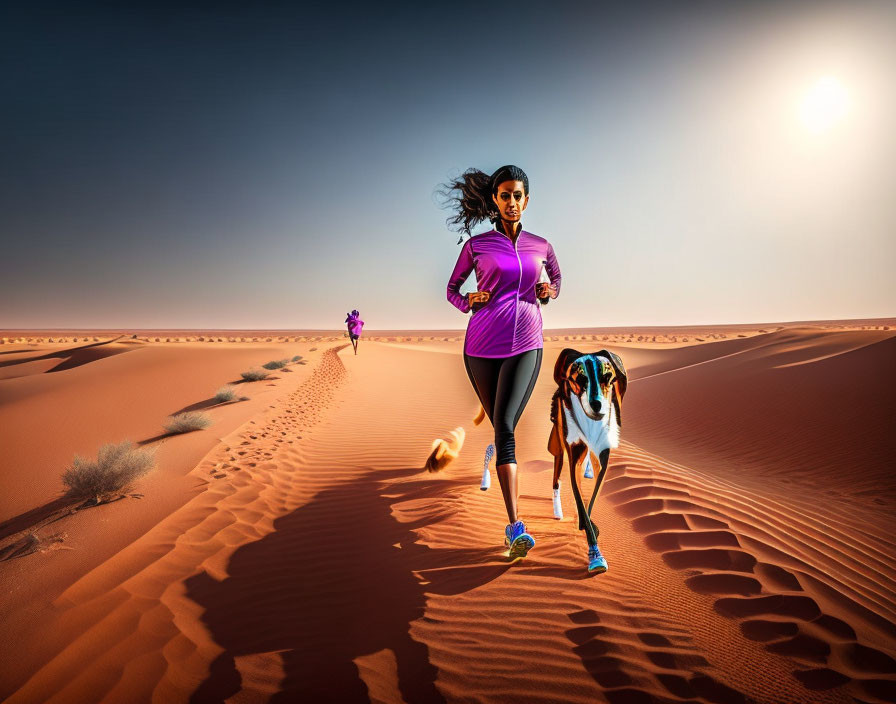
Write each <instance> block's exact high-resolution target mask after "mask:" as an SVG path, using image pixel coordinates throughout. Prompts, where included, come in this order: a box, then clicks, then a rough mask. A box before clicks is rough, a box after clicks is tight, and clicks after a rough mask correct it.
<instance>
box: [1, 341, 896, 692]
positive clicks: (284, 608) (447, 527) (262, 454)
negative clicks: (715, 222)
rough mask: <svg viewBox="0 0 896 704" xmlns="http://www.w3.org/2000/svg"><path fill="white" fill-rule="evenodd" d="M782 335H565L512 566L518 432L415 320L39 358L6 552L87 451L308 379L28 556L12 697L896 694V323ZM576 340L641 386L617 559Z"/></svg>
mask: <svg viewBox="0 0 896 704" xmlns="http://www.w3.org/2000/svg"><path fill="white" fill-rule="evenodd" d="M765 330H766V331H765V332H760V331H759V329H756V330H750V331H742V330H737V331H736V332H735V331H730V330H729V331H726V330H725V329H724V328H719V329H718V330H715V331H713V330H708V331H707V330H699V331H697V332H699V334H700V336H701V337H702V340H700V341H696V340H693V336H694V335H695V332H694V331H689V333H688V334H689V335H690V336H691V340H689V344H680V342H681V338H682V337H684V335H683V334H682V333H681V332H679V333H678V334H674V333H668V337H665V338H663V339H665V340H668V342H667V343H666V344H665V346H663V345H662V343H654V342H653V341H652V339H651V340H650V341H649V342H643V343H642V344H640V345H639V344H638V343H637V342H631V343H629V342H622V340H628V339H630V338H635V339H636V338H637V337H638V334H639V333H638V331H633V332H634V334H628V333H627V332H626V331H618V332H616V333H614V334H615V335H616V339H617V340H620V342H617V343H615V344H611V343H610V342H609V341H608V340H605V339H601V337H602V336H601V335H600V334H594V335H591V334H588V335H575V334H561V335H548V336H547V337H546V344H545V356H544V360H545V361H544V364H543V366H542V370H541V374H540V377H539V379H538V382H537V384H536V387H535V390H534V392H533V396H532V399H531V401H530V404H529V407H528V408H527V411H526V412H525V413H524V415H523V417H522V418H521V421H520V424H519V426H518V429H517V453H518V457H519V458H520V470H521V475H520V493H521V500H520V508H521V514H522V516H523V517H524V519H525V520H526V521H527V526H528V527H529V530H530V532H531V533H532V534H533V535H535V536H536V539H537V541H538V543H537V545H536V547H535V549H534V550H533V551H532V552H531V553H530V555H529V556H528V557H527V558H526V559H525V560H524V561H522V562H519V563H517V564H514V565H509V564H508V563H507V559H506V550H505V548H504V547H503V545H502V534H503V526H504V523H505V522H506V515H505V514H504V509H503V502H502V501H501V498H500V491H499V489H498V487H497V480H494V481H493V489H492V490H491V491H489V492H481V491H480V490H479V477H480V474H481V467H482V464H481V463H482V454H483V451H484V449H485V447H486V445H487V444H488V443H489V442H490V441H491V440H492V437H491V428H490V426H489V424H488V423H487V422H486V423H483V424H481V425H479V426H475V425H473V423H472V418H473V416H474V415H475V413H476V410H477V408H478V404H477V403H476V400H475V396H474V395H473V393H472V390H471V389H470V388H469V381H468V379H467V377H466V373H465V371H464V368H463V364H462V361H461V359H460V351H461V347H462V340H461V339H456V338H454V339H452V338H451V336H450V335H448V334H445V335H429V334H427V331H422V332H420V333H414V332H412V331H403V333H404V334H400V333H401V332H402V331H395V333H396V334H394V335H382V336H381V337H382V338H383V339H382V341H374V340H372V339H364V340H362V342H361V346H360V349H359V354H358V355H357V356H355V355H354V354H352V349H351V346H350V345H347V344H346V343H345V342H344V341H342V340H340V339H335V340H332V339H331V340H327V339H326V336H325V335H324V334H320V335H316V336H311V335H306V336H301V337H305V338H306V339H305V340H304V341H303V342H301V343H295V342H292V341H291V340H292V338H291V337H289V338H288V339H289V341H288V342H286V343H280V342H276V343H265V342H263V340H264V338H266V337H267V336H266V335H264V334H261V335H257V336H255V339H259V338H260V339H261V341H258V342H246V343H243V344H241V343H239V342H234V343H228V344H224V345H220V346H217V347H214V346H212V349H210V346H209V345H208V344H207V343H205V342H204V341H203V342H202V343H199V342H198V341H195V342H192V343H186V342H184V343H170V344H165V343H163V342H160V343H158V344H156V343H154V342H153V341H149V342H140V341H139V340H138V341H137V344H136V345H135V346H133V348H132V349H127V350H125V349H124V347H126V345H127V344H133V343H126V342H125V341H119V342H116V343H111V344H114V345H117V346H119V348H121V351H120V352H119V351H116V352H115V354H106V353H105V351H104V352H103V353H97V352H96V351H91V348H90V347H88V348H87V349H86V351H85V350H84V349H83V348H82V349H79V350H77V351H74V352H72V353H71V354H65V355H61V356H60V355H58V354H55V353H56V352H58V351H57V350H52V349H46V348H44V349H37V348H35V349H33V350H28V349H25V350H22V349H21V345H20V346H19V347H18V348H14V350H15V351H14V352H13V353H12V354H10V355H8V356H7V355H4V357H3V358H5V359H10V360H11V359H16V360H18V363H17V364H14V365H7V366H5V367H0V371H3V370H7V372H8V370H10V368H11V367H18V369H17V370H16V371H15V372H14V373H12V372H8V373H7V372H5V375H4V376H3V377H2V381H0V423H2V424H3V426H2V427H4V428H6V427H12V428H14V429H15V435H14V437H16V438H17V440H16V442H15V443H14V444H13V445H14V447H13V450H12V451H11V453H12V459H7V460H5V464H4V467H3V472H2V474H0V476H2V477H3V479H2V481H4V482H5V484H4V485H3V486H2V487H0V489H3V495H4V496H8V497H9V498H8V499H6V500H5V503H4V504H3V505H2V508H3V513H2V514H0V521H5V523H2V524H0V529H2V526H4V525H5V526H6V529H5V534H6V540H7V542H8V541H9V540H12V539H13V538H16V537H17V536H18V537H21V536H22V535H24V534H27V532H28V531H27V530H26V529H25V528H24V527H23V526H25V525H26V524H27V523H28V522H29V521H33V519H34V518H35V517H36V516H37V515H39V508H40V507H41V506H50V510H52V508H53V502H54V501H58V500H59V499H58V496H59V486H58V472H59V469H60V465H61V464H64V463H65V462H66V461H69V460H70V459H71V455H72V453H73V452H74V451H82V452H83V453H85V454H89V453H90V452H95V447H96V445H97V444H98V443H101V442H104V441H108V440H109V439H117V438H118V437H119V436H121V435H126V434H130V435H131V436H132V437H134V438H135V439H145V440H150V441H151V442H158V440H157V439H155V440H154V439H153V437H154V435H155V434H157V433H158V432H159V431H158V427H157V426H158V422H159V420H160V418H161V417H164V416H165V415H166V414H168V413H172V412H174V411H177V410H180V409H183V408H190V407H194V406H197V404H198V406H197V407H202V404H203V403H204V402H205V401H206V400H207V399H208V396H209V394H210V393H213V392H214V390H215V389H216V388H217V386H219V385H221V384H222V383H225V382H226V381H229V380H231V378H232V376H233V375H234V374H236V375H237V376H238V372H239V371H242V370H244V368H246V367H247V365H249V364H256V363H259V362H263V361H266V360H267V359H270V358H277V357H279V356H285V355H286V353H287V352H289V353H291V354H303V355H305V356H306V358H307V360H308V364H307V365H304V366H301V365H294V366H293V367H291V369H292V371H290V372H283V373H280V374H279V375H278V376H279V379H278V380H275V381H274V382H272V385H271V386H267V385H265V386H264V387H263V388H259V389H258V390H255V391H254V392H253V393H252V396H253V398H252V400H251V401H248V402H243V403H242V404H232V405H230V406H228V407H226V408H217V409H210V411H209V412H213V413H216V414H217V415H216V425H215V426H213V427H212V428H210V429H209V430H205V431H197V432H195V433H192V434H190V436H184V437H177V438H173V439H168V441H166V444H165V446H164V448H162V449H163V450H165V452H166V454H164V455H162V454H161V450H160V466H159V468H158V469H157V470H156V472H155V473H154V474H153V475H151V476H150V477H148V478H147V479H146V480H144V481H143V482H142V483H141V485H140V489H141V492H142V493H143V494H144V495H145V497H144V498H143V499H139V500H137V499H127V500H123V501H119V502H116V503H113V504H109V505H105V506H99V507H95V508H91V509H88V510H84V511H79V512H77V513H76V514H74V515H71V516H64V517H62V518H61V519H59V520H57V521H55V522H54V523H51V524H49V525H47V527H46V528H43V529H40V531H39V535H40V536H44V537H45V536H47V535H49V534H50V533H64V534H65V535H64V537H63V538H61V539H60V541H59V542H56V543H52V544H49V543H47V544H46V545H44V546H43V551H41V550H37V551H34V552H31V553H30V554H23V555H22V556H20V557H12V556H9V559H6V560H5V561H2V562H0V585H2V587H3V589H4V594H5V595H7V597H8V598H6V599H4V601H3V605H2V606H0V617H2V618H3V622H4V628H5V631H6V632H7V634H8V641H9V642H15V643H16V644H17V647H16V649H15V651H12V649H10V648H7V652H6V653H5V654H4V658H3V660H4V668H3V670H2V675H0V698H5V700H7V701H9V702H76V701H107V702H135V701H164V702H179V701H182V702H187V701H194V702H219V701H224V700H226V701H229V702H256V701H272V702H280V701H283V702H286V701H290V702H292V701H309V702H310V701H314V702H325V701H332V702H353V701H375V702H402V701H404V702H408V703H409V704H410V703H413V702H430V701H433V702H438V701H446V702H454V701H464V702H507V701H514V702H517V701H521V702H594V701H606V702H611V703H612V704H617V703H618V704H624V703H632V702H634V703H637V702H679V701H688V702H717V703H725V704H727V703H728V702H752V701H755V702H770V703H771V702H774V703H779V702H812V703H815V702H819V703H820V702H887V701H894V700H896V660H894V658H896V648H894V646H893V645H892V644H893V643H894V642H896V625H894V624H896V594H894V589H896V587H894V586H893V585H894V584H896V545H894V543H896V540H894V538H893V535H894V530H893V529H894V527H896V526H894V518H893V512H892V508H893V503H892V502H893V500H894V498H896V484H894V481H893V479H892V477H891V476H890V473H889V472H888V471H887V469H888V464H887V462H888V459H887V458H888V457H890V456H892V450H893V449H894V448H893V440H892V438H891V435H892V433H891V432H890V429H891V428H892V424H893V420H894V417H896V413H894V410H896V409H894V405H893V402H892V400H891V394H890V391H891V390H892V389H893V388H894V384H893V375H894V371H896V370H894V364H893V360H894V359H896V355H894V352H896V349H894V346H893V345H894V337H896V331H894V330H882V329H873V330H872V329H868V330H836V329H824V328H823V327H822V326H821V325H818V326H812V327H799V326H798V327H792V328H785V329H781V330H774V329H773V328H765ZM640 334H641V336H642V337H645V335H644V334H643V333H640ZM654 334H655V333H653V332H652V333H651V334H650V336H649V337H651V338H652V337H653V335H654ZM661 334H665V333H661ZM723 334H724V335H726V338H725V339H723V338H722V337H721V336H722V335H723ZM739 334H743V335H745V337H737V335H739ZM673 335H674V336H675V337H676V342H675V343H671V337H672V336H673ZM710 335H712V336H713V337H710ZM198 336H199V335H195V336H194V337H198ZM205 336H207V335H205ZM153 337H154V336H153ZM184 337H186V336H184ZM271 337H273V339H277V337H276V336H273V335H272V336H271ZM296 337H299V336H296ZM371 337H376V336H371ZM567 337H570V338H576V337H579V338H581V337H584V338H587V339H570V340H567V339H565V338H567ZM314 338H319V339H314ZM390 338H395V339H390ZM398 338H402V339H401V341H399V339H398ZM433 338H435V339H433ZM445 338H448V339H447V340H446V339H445ZM553 338H556V339H553ZM91 342H92V341H91ZM693 342H697V344H693ZM88 344H89V343H88ZM215 344H216V345H217V343H215ZM565 346H571V347H575V348H576V349H580V350H583V351H586V350H588V351H590V350H596V349H599V348H600V347H604V346H609V347H610V348H611V349H613V350H614V351H616V352H618V353H619V354H621V355H622V357H623V359H624V360H625V362H626V365H627V367H628V370H629V374H630V380H631V385H630V388H629V392H628V395H627V397H626V400H625V403H624V407H623V428H622V438H623V441H622V444H621V446H620V447H619V448H618V450H615V451H614V453H613V455H612V457H611V467H610V470H609V472H608V475H607V480H606V483H605V486H604V489H603V492H602V495H601V496H602V498H601V500H599V502H598V506H597V507H596V510H595V520H596V522H597V523H598V525H599V526H600V528H601V547H602V548H603V551H604V553H605V554H606V556H607V560H608V562H609V565H610V570H609V571H608V572H607V573H606V574H604V575H599V576H589V575H588V574H587V572H586V571H585V569H584V564H585V560H584V557H585V556H584V552H585V542H584V539H583V537H582V535H581V534H580V533H579V532H578V531H576V529H575V522H574V521H573V520H572V519H571V518H569V517H570V516H572V515H574V508H573V504H572V497H571V495H570V494H569V491H568V482H565V483H564V495H563V504H564V510H565V513H566V515H567V517H568V518H567V519H565V520H564V521H556V520H554V519H553V517H552V514H551V502H550V476H551V462H550V456H549V454H548V453H547V451H546V442H547V437H548V432H549V429H550V427H549V399H550V395H551V394H552V392H553V388H552V387H553V382H552V379H551V371H552V366H553V360H554V359H555V358H556V356H557V353H558V352H559V351H560V350H561V349H562V348H563V347H565ZM45 347H46V345H45ZM74 347H75V346H73V345H69V348H74ZM311 348H315V351H314V352H312V351H311ZM110 349H112V348H111V347H110ZM51 352H52V353H54V356H50V355H49V354H48V353H51ZM29 360H30V361H29ZM67 360H70V361H67ZM60 363H62V364H67V365H68V366H66V367H65V368H63V369H60V370H58V371H53V372H52V373H51V371H50V370H51V369H52V368H53V367H52V366H50V365H54V366H55V365H59V364H60ZM28 365H30V366H28ZM256 383H258V382H256ZM116 399H117V400H116ZM110 405H111V406H112V407H113V409H112V410H110V411H109V412H106V410H107V407H108V406H110ZM73 417H76V418H87V417H89V418H92V419H93V420H92V422H85V423H77V422H75V421H68V424H67V425H66V424H65V421H66V419H71V418H73ZM29 419H30V420H29ZM6 423H10V424H11V425H9V426H7V425H6ZM15 423H18V425H15ZM29 423H30V424H29ZM54 424H55V425H54ZM458 427H462V428H464V429H465V432H466V435H465V440H464V444H463V447H462V449H461V452H460V454H459V456H458V457H457V459H455V460H454V461H453V462H451V463H450V464H448V466H447V467H445V468H444V469H443V470H442V471H440V472H436V473H429V472H426V471H425V469H424V462H425V460H426V457H427V455H428V454H429V452H430V450H431V448H432V443H433V440H434V439H436V438H447V437H449V434H450V433H451V431H452V430H453V429H455V428H458ZM51 428H52V430H51ZM40 438H44V442H38V441H37V440H39V439H40ZM16 453H17V454H16ZM22 466H30V467H33V468H34V479H33V481H30V479H29V481H25V480H26V477H27V476H28V475H26V474H25V473H24V472H23V470H22V469H21V467H22ZM890 466H891V465H890ZM57 508H58V506H57ZM35 510H38V514H35V513H34V511H35ZM13 528H17V529H19V530H18V531H14V530H13ZM2 532H3V531H2V530H0V535H2ZM0 540H2V537H0ZM4 544H5V543H2V542H0V548H2V546H3V545H4ZM65 548H71V549H65Z"/></svg>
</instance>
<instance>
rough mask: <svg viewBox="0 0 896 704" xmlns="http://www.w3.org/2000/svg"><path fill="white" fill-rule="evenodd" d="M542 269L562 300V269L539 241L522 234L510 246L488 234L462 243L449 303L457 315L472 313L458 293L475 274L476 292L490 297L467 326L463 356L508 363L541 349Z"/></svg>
mask: <svg viewBox="0 0 896 704" xmlns="http://www.w3.org/2000/svg"><path fill="white" fill-rule="evenodd" d="M543 267H546V268H547V272H548V276H549V277H550V279H551V284H552V285H553V286H555V287H556V289H557V295H560V266H559V265H558V264H557V257H556V256H554V248H553V247H552V246H551V243H550V242H548V241H547V240H546V239H544V238H543V237H539V236H538V235H533V234H532V233H531V232H526V231H525V230H523V229H521V230H520V233H519V235H517V240H516V245H514V243H513V241H512V240H511V239H510V238H509V237H508V236H507V235H505V234H504V233H502V232H499V231H498V230H490V231H488V232H483V233H482V234H479V235H473V237H471V238H470V239H468V240H467V241H466V242H464V246H463V247H462V248H461V250H460V255H459V256H458V258H457V263H456V264H455V265H454V271H453V272H451V278H450V279H449V280H448V300H449V301H450V302H451V303H452V305H454V307H455V308H457V309H458V310H459V311H460V312H461V313H467V312H469V311H470V304H469V303H468V302H467V297H466V296H464V295H462V294H461V293H460V287H461V285H462V284H463V283H464V281H466V280H467V277H468V276H469V275H470V272H471V271H473V269H475V270H476V281H477V282H478V284H479V290H480V291H490V292H491V297H490V298H489V300H488V302H487V303H486V304H485V305H483V306H481V307H478V308H477V310H476V311H475V312H474V313H473V315H472V317H471V318H470V322H469V323H468V325H467V335H466V338H465V339H464V352H465V353H466V354H468V355H471V356H473V357H512V356H513V355H516V354H520V353H521V352H526V351H528V350H534V349H538V348H540V347H544V338H543V337H542V332H541V328H542V322H541V308H540V305H539V303H538V299H537V298H536V297H535V284H536V283H537V282H538V280H539V277H540V276H541V271H542V268H543ZM556 297H557V296H552V298H556Z"/></svg>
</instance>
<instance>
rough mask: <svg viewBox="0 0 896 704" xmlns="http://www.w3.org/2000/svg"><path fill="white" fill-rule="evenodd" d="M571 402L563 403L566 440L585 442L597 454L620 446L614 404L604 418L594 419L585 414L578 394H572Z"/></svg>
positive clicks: (569, 441)
mask: <svg viewBox="0 0 896 704" xmlns="http://www.w3.org/2000/svg"><path fill="white" fill-rule="evenodd" d="M569 400H570V403H569V405H567V404H565V403H564V404H562V406H561V407H562V408H563V416H564V420H565V421H566V442H567V443H568V444H572V443H574V442H576V441H581V442H584V443H585V444H586V445H587V446H588V448H589V449H590V450H591V452H593V453H594V454H595V455H600V453H601V452H603V451H604V450H606V449H613V448H616V447H618V446H619V426H618V425H617V424H616V413H615V409H614V408H613V404H609V405H610V410H609V413H607V415H606V416H604V418H603V420H594V419H593V418H589V417H588V416H587V415H586V414H585V409H583V408H582V403H581V401H580V400H579V397H578V396H576V395H571V396H570V399H569Z"/></svg>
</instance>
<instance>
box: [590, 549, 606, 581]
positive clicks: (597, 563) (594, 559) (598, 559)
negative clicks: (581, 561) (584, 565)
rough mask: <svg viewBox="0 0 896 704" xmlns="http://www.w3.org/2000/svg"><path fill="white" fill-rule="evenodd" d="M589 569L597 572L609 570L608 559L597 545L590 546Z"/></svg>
mask: <svg viewBox="0 0 896 704" xmlns="http://www.w3.org/2000/svg"><path fill="white" fill-rule="evenodd" d="M588 571H589V572H595V573H597V574H600V573H601V572H606V571H607V561H606V559H605V558H604V556H603V555H601V554H600V548H599V547H598V546H597V545H595V546H594V547H593V548H588Z"/></svg>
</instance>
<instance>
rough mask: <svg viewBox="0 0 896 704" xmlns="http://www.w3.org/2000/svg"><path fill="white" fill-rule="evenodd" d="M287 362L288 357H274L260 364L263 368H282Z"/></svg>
mask: <svg viewBox="0 0 896 704" xmlns="http://www.w3.org/2000/svg"><path fill="white" fill-rule="evenodd" d="M287 364H289V360H288V359H274V360H271V361H270V362H265V363H264V364H262V365H261V366H263V367H264V368H265V369H282V368H283V367H285V366H286V365H287Z"/></svg>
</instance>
